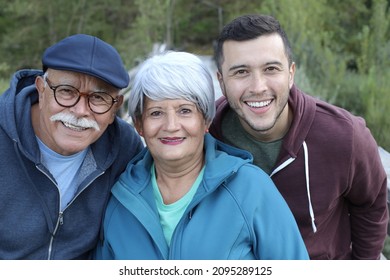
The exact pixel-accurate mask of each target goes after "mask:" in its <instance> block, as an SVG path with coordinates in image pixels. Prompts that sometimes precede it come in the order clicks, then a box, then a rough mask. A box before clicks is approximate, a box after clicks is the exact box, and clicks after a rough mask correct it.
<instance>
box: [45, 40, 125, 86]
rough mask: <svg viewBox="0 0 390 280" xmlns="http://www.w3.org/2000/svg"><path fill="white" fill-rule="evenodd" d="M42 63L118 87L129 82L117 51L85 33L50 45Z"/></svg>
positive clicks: (47, 66) (48, 66)
mask: <svg viewBox="0 0 390 280" xmlns="http://www.w3.org/2000/svg"><path fill="white" fill-rule="evenodd" d="M42 65H43V67H44V68H52V69H56V70H67V71H74V72H80V73H84V74H88V75H91V76H94V77H96V78H99V79H101V80H103V81H105V82H107V83H109V84H111V85H113V86H114V87H116V88H119V89H122V88H126V87H127V86H128V85H129V82H130V78H129V74H128V72H127V71H126V69H125V67H124V65H123V61H122V59H121V57H120V55H119V53H118V51H117V50H116V49H115V48H114V47H113V46H111V45H110V44H108V43H106V42H104V41H102V40H101V39H99V38H97V37H94V36H91V35H86V34H76V35H72V36H69V37H67V38H65V39H63V40H61V41H59V42H58V43H56V44H54V45H52V46H51V47H49V48H47V49H46V50H45V52H44V53H43V56H42Z"/></svg>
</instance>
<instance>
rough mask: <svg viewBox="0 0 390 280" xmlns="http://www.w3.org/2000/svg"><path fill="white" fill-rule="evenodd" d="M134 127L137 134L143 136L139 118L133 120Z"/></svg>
mask: <svg viewBox="0 0 390 280" xmlns="http://www.w3.org/2000/svg"><path fill="white" fill-rule="evenodd" d="M134 127H135V129H136V130H137V132H138V134H139V135H140V136H143V134H144V132H143V128H142V122H141V120H139V119H137V120H135V121H134Z"/></svg>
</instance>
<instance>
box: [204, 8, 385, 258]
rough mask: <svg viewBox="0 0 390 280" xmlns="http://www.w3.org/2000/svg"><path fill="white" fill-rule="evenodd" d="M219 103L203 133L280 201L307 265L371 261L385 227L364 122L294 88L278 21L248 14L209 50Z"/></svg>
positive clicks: (375, 159) (379, 173)
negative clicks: (261, 178)
mask: <svg viewBox="0 0 390 280" xmlns="http://www.w3.org/2000/svg"><path fill="white" fill-rule="evenodd" d="M215 57H216V60H217V67H218V73H217V75H218V79H219V83H220V86H221V89H222V93H223V95H224V96H223V97H221V98H220V99H219V100H218V101H217V115H216V118H215V119H214V123H213V124H212V126H211V128H210V132H211V133H212V134H213V135H214V136H215V137H216V138H218V139H220V140H223V141H224V142H226V143H228V144H231V145H234V146H237V147H239V148H243V149H246V150H248V151H250V152H251V153H252V154H253V155H254V163H255V164H257V165H258V166H260V167H261V168H262V169H264V170H266V172H268V174H269V175H270V176H271V178H272V179H273V181H274V182H275V185H276V186H277V187H278V189H279V191H280V192H281V194H282V195H283V197H284V198H285V199H286V201H287V203H288V205H289V206H290V208H291V210H292V212H293V214H294V216H295V219H296V221H297V223H298V226H299V228H300V231H301V234H302V236H303V239H304V241H305V244H306V247H307V249H308V252H309V255H310V258H311V259H378V258H379V257H380V254H381V251H382V249H383V245H384V240H385V238H386V228H387V223H388V211H387V204H386V199H387V188H386V181H387V178H386V173H385V171H384V169H383V166H382V164H381V160H380V157H379V154H378V147H377V144H376V142H375V140H374V138H373V137H372V135H371V134H370V131H369V129H368V128H367V127H366V125H365V122H364V120H363V119H362V118H359V117H356V116H353V115H352V114H350V113H349V112H347V111H346V110H343V109H341V108H337V107H335V106H332V105H330V104H328V103H325V102H322V101H320V100H318V99H316V98H314V97H311V96H309V95H307V94H305V93H303V92H302V91H300V90H299V89H298V88H297V87H296V86H295V85H294V74H295V64H294V62H293V59H292V51H291V47H290V44H289V41H288V39H287V36H286V34H285V32H284V31H283V29H282V28H281V27H280V25H279V22H278V21H277V20H276V19H274V18H273V17H271V16H266V15H245V16H241V17H239V18H237V19H235V20H233V21H232V22H231V23H229V24H227V25H226V26H225V27H224V29H223V30H222V32H221V34H220V37H219V38H218V42H217V47H216V56H215Z"/></svg>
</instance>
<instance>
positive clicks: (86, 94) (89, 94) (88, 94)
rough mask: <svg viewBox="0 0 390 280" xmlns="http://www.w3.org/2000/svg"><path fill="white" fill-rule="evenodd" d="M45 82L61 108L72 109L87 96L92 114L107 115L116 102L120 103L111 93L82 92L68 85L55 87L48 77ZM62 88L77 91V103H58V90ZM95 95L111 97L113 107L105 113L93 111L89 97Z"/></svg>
mask: <svg viewBox="0 0 390 280" xmlns="http://www.w3.org/2000/svg"><path fill="white" fill-rule="evenodd" d="M45 81H46V82H47V85H48V86H49V88H50V89H51V90H52V91H53V94H54V99H55V101H56V102H57V104H58V105H60V106H62V107H64V108H71V107H73V106H75V105H76V104H77V103H78V102H79V101H80V99H81V96H85V97H86V98H87V101H88V102H87V103H88V107H89V109H90V110H91V111H92V112H94V113H95V114H99V115H102V114H105V113H107V112H108V111H110V110H111V108H112V107H113V106H114V104H115V103H116V102H118V101H119V99H118V98H114V97H112V96H111V95H110V94H109V93H107V92H104V91H91V92H81V91H80V90H79V89H77V88H75V87H74V86H71V85H67V84H60V85H56V86H53V85H52V84H51V81H50V80H49V79H48V78H47V77H45ZM61 86H62V87H63V86H65V87H70V88H72V89H75V90H76V92H77V93H78V98H77V99H76V101H75V102H74V104H72V105H63V104H61V103H60V102H59V101H58V99H57V96H56V90H57V88H59V87H61ZM94 93H98V94H106V95H107V96H109V97H110V98H111V100H112V103H111V105H110V106H109V107H108V109H107V110H106V111H104V112H96V111H95V110H94V109H92V107H91V103H90V100H89V97H90V96H91V94H94Z"/></svg>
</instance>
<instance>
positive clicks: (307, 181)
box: [303, 141, 317, 233]
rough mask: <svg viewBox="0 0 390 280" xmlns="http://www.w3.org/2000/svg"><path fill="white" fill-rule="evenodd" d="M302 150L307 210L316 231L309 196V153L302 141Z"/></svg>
mask: <svg viewBox="0 0 390 280" xmlns="http://www.w3.org/2000/svg"><path fill="white" fill-rule="evenodd" d="M303 152H304V154H305V176H306V192H307V198H308V200H309V212H310V217H311V226H312V228H313V232H314V233H316V232H317V227H316V224H315V222H314V211H313V206H312V204H311V198H310V183H309V153H308V151H307V145H306V142H305V141H304V142H303Z"/></svg>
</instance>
